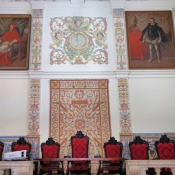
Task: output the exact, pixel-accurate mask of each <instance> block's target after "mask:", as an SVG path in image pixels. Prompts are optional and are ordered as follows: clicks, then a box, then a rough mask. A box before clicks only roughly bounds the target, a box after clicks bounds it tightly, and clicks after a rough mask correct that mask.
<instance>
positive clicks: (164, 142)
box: [155, 135, 175, 175]
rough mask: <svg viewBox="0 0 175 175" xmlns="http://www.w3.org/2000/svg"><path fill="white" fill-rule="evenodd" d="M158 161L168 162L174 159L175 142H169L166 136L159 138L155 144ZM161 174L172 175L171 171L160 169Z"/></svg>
mask: <svg viewBox="0 0 175 175" xmlns="http://www.w3.org/2000/svg"><path fill="white" fill-rule="evenodd" d="M155 148H156V151H157V156H158V159H160V160H170V159H175V141H174V140H170V139H169V138H168V137H167V135H162V136H161V138H160V139H159V140H158V141H156V142H155ZM161 174H166V175H167V174H172V173H171V169H170V168H168V167H166V168H161Z"/></svg>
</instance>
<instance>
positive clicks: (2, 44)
mask: <svg viewBox="0 0 175 175" xmlns="http://www.w3.org/2000/svg"><path fill="white" fill-rule="evenodd" d="M30 27H31V15H30V14H25V15H14V14H12V15H7V14H5V15H4V14H3V15H0V70H28V68H29V44H30Z"/></svg>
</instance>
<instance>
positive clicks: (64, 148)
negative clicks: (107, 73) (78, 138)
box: [50, 79, 111, 157]
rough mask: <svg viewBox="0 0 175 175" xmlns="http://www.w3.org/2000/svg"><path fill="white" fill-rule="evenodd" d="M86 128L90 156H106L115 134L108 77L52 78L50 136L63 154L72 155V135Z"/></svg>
mask: <svg viewBox="0 0 175 175" xmlns="http://www.w3.org/2000/svg"><path fill="white" fill-rule="evenodd" d="M80 130H81V131H82V132H83V134H84V135H87V136H88V137H89V139H90V143H89V157H94V156H96V155H101V156H102V157H104V153H103V144H104V142H106V141H108V140H109V139H110V137H111V126H110V113H109V95H108V80H105V79H98V80H97V79H94V80H93V79H91V80H89V79H87V80H84V79H83V80H50V137H52V138H53V139H54V140H55V141H57V142H58V143H60V145H61V150H60V157H64V156H66V155H70V156H71V147H70V137H71V136H74V135H75V134H76V133H77V131H80Z"/></svg>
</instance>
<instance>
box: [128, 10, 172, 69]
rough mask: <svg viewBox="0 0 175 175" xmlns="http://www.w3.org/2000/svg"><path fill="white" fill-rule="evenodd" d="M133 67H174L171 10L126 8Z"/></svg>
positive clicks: (129, 50)
mask: <svg viewBox="0 0 175 175" xmlns="http://www.w3.org/2000/svg"><path fill="white" fill-rule="evenodd" d="M125 17H126V30H127V44H128V63H129V68H130V69H174V68H175V56H174V31H173V22H172V12H171V11H126V12H125Z"/></svg>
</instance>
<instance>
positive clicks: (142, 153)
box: [129, 136, 149, 160]
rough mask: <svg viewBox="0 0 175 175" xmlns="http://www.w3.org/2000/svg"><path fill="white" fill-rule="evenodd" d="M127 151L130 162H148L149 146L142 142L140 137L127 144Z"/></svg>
mask: <svg viewBox="0 0 175 175" xmlns="http://www.w3.org/2000/svg"><path fill="white" fill-rule="evenodd" d="M129 149H130V153H131V159H132V160H148V159H149V156H148V155H149V154H148V152H149V144H148V142H147V141H145V140H142V139H141V138H140V136H136V137H135V139H134V140H133V141H132V142H130V143H129Z"/></svg>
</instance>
